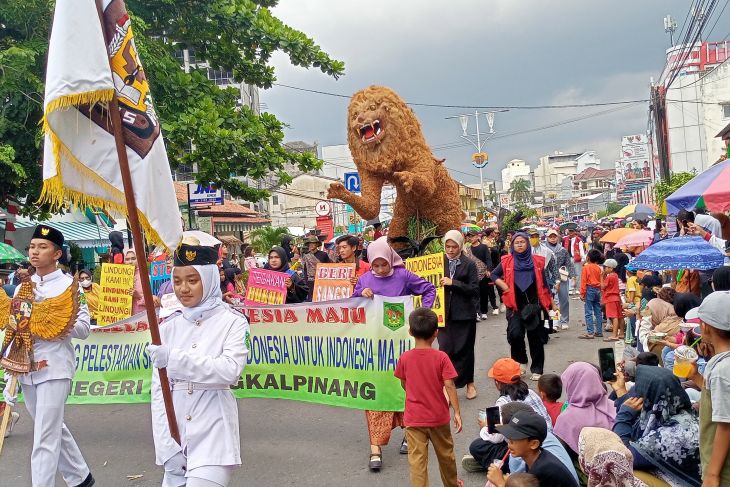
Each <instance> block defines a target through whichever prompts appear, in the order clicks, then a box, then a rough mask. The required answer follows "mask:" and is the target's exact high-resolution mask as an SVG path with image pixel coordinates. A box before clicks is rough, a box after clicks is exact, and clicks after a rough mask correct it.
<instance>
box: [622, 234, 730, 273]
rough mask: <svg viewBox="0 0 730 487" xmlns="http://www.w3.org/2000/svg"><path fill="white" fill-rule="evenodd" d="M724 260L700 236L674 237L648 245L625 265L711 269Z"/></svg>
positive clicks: (634, 267) (637, 267)
mask: <svg viewBox="0 0 730 487" xmlns="http://www.w3.org/2000/svg"><path fill="white" fill-rule="evenodd" d="M724 260H725V256H724V255H722V252H720V251H719V250H717V249H716V248H715V247H713V246H712V245H710V244H709V243H707V242H706V241H705V239H703V238H702V237H675V238H668V239H666V240H662V241H661V242H657V243H655V244H654V245H651V246H649V247H648V248H647V249H646V250H645V251H643V252H642V253H641V254H640V255H639V256H638V257H637V258H635V259H634V260H632V261H631V263H630V264H629V265H628V266H627V267H628V268H630V269H649V270H652V271H666V270H675V269H695V270H711V269H717V268H718V267H722V265H723V262H724Z"/></svg>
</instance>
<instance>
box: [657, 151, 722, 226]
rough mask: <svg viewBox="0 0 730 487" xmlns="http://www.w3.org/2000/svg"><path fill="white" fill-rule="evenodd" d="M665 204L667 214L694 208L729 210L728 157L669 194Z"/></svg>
mask: <svg viewBox="0 0 730 487" xmlns="http://www.w3.org/2000/svg"><path fill="white" fill-rule="evenodd" d="M665 204H666V206H667V214H669V215H676V214H677V213H678V212H679V210H692V209H694V208H707V209H708V210H710V211H718V212H721V211H728V210H730V159H726V160H724V161H722V162H721V163H719V164H715V165H714V166H712V167H711V168H709V169H708V170H707V171H704V172H702V173H700V174H698V175H697V176H695V177H694V178H692V179H691V180H690V181H689V182H687V183H685V184H684V186H682V187H681V188H679V189H678V190H677V191H675V192H674V193H672V194H671V195H669V197H667V199H666V200H665Z"/></svg>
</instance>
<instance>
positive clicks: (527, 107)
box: [274, 83, 649, 110]
mask: <svg viewBox="0 0 730 487" xmlns="http://www.w3.org/2000/svg"><path fill="white" fill-rule="evenodd" d="M274 85H275V86H281V87H282V88H289V89H291V90H297V91H304V92H307V93H315V94H317V95H325V96H333V97H337V98H347V99H350V98H351V96H350V95H343V94H342V93H332V92H329V91H321V90H311V89H308V88H300V87H298V86H291V85H285V84H282V83H274ZM648 101H649V99H648V98H647V99H641V100H620V101H607V102H599V103H569V104H564V105H504V106H497V105H446V104H438V103H415V102H406V104H408V105H410V106H416V107H428V108H459V109H470V110H474V109H490V110H543V109H553V108H587V107H601V106H611V105H630V104H633V103H639V102H648Z"/></svg>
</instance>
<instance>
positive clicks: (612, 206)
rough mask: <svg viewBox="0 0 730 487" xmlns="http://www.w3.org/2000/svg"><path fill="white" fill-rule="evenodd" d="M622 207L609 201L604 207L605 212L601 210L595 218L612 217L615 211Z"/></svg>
mask: <svg viewBox="0 0 730 487" xmlns="http://www.w3.org/2000/svg"><path fill="white" fill-rule="evenodd" d="M621 208H623V206H621V203H616V202H615V201H609V202H608V204H607V205H606V209H605V210H601V211H599V212H598V213H596V217H597V218H603V217H604V216H608V215H613V214H614V213H616V212H617V211H619V210H620V209H621Z"/></svg>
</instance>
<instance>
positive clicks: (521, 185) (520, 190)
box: [509, 178, 532, 203]
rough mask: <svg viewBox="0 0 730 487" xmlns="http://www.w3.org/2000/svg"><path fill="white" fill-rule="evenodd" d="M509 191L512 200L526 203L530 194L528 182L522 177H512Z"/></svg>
mask: <svg viewBox="0 0 730 487" xmlns="http://www.w3.org/2000/svg"><path fill="white" fill-rule="evenodd" d="M509 192H510V196H511V197H512V201H513V202H515V203H526V202H528V201H530V197H531V195H532V191H531V189H530V182H529V181H528V180H526V179H522V178H517V179H514V180H512V182H511V183H510V185H509Z"/></svg>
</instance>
